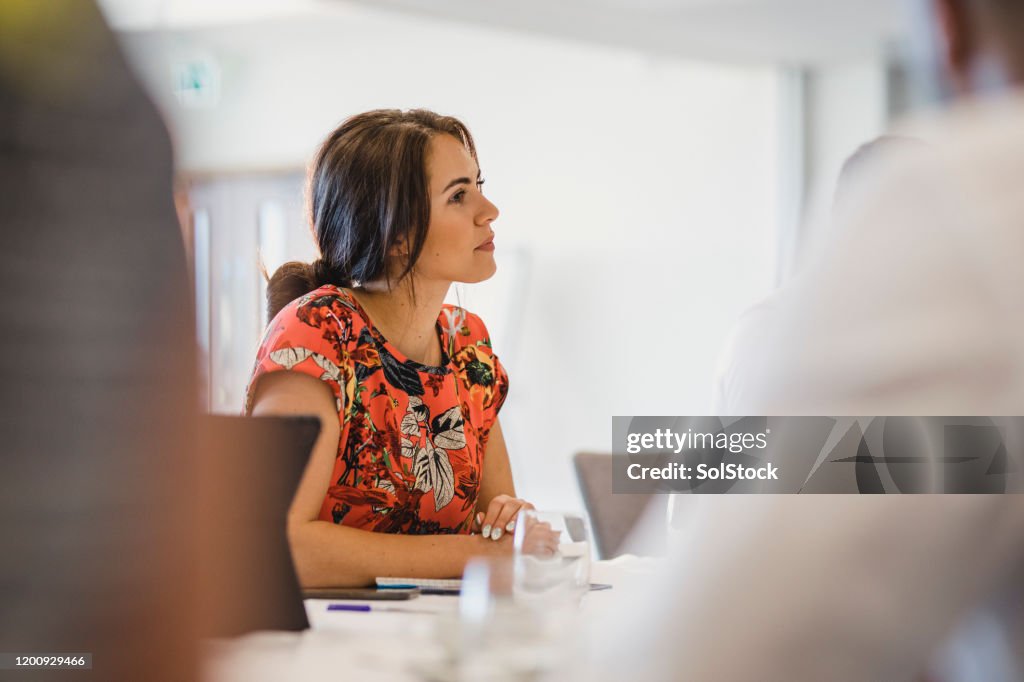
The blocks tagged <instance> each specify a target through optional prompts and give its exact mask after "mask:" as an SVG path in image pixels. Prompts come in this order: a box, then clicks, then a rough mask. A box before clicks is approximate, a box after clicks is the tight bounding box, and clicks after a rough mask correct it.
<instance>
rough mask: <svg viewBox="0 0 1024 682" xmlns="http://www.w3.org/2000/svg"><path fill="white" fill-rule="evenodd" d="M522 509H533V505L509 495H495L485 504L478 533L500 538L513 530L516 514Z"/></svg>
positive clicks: (487, 536) (491, 537)
mask: <svg viewBox="0 0 1024 682" xmlns="http://www.w3.org/2000/svg"><path fill="white" fill-rule="evenodd" d="M522 509H533V505H532V504H530V503H529V502H527V501H525V500H520V499H519V498H516V497H511V496H509V495H497V496H495V498H494V499H493V500H491V503H490V504H489V505H488V506H487V513H486V514H484V519H483V521H482V528H481V530H480V533H481V534H482V535H483V536H484V537H485V538H490V539H491V540H500V539H501V537H502V536H503V535H505V534H506V533H511V532H513V531H515V529H516V520H515V518H516V514H518V513H519V511H520V510H522ZM478 516H479V515H478Z"/></svg>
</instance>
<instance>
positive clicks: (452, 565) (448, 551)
mask: <svg viewBox="0 0 1024 682" xmlns="http://www.w3.org/2000/svg"><path fill="white" fill-rule="evenodd" d="M252 413H253V415H254V416H267V415H300V414H303V415H316V416H317V417H319V418H320V429H321V431H320V437H319V438H318V439H317V441H316V444H315V445H314V446H313V453H312V455H311V456H310V459H309V463H308V464H307V465H306V470H305V473H304V474H303V476H302V480H301V481H300V482H299V488H298V491H297V492H296V493H295V499H294V500H293V501H292V506H291V508H290V510H289V513H288V539H289V542H290V543H291V549H292V557H293V559H294V561H295V569H296V572H297V573H298V576H299V583H300V584H301V585H302V586H303V587H348V586H362V585H369V584H371V583H372V582H373V579H374V578H375V577H377V576H410V577H419V578H456V577H458V576H460V575H462V569H463V567H464V566H465V565H466V562H467V561H468V560H469V558H470V557H472V556H475V555H480V554H492V555H494V554H510V553H511V551H512V546H511V539H510V538H506V539H505V540H502V541H500V542H493V541H490V540H486V539H485V538H483V537H482V536H479V535H391V534H387V533H374V532H372V531H366V530H360V529H358V528H347V527H345V526H339V525H337V524H334V523H330V522H328V521H320V520H319V516H320V507H321V505H322V504H323V500H324V496H325V495H326V494H327V488H328V487H329V485H330V479H331V475H332V473H333V471H334V460H335V458H336V457H337V454H338V439H339V437H340V432H341V431H340V429H341V427H340V425H339V424H338V413H337V411H336V409H335V401H334V396H333V395H332V394H331V391H330V389H329V388H328V387H327V385H326V384H324V383H323V382H321V381H317V380H316V379H314V378H313V377H310V376H306V375H302V374H297V373H292V372H276V373H273V374H269V375H267V376H265V377H263V379H261V380H260V382H259V385H258V386H257V389H256V396H255V400H254V406H253V410H252ZM501 447H502V450H503V451H504V442H502V444H501ZM488 453H490V449H488ZM504 457H505V469H506V471H507V469H508V454H507V453H505V456H504ZM485 459H486V458H485ZM506 475H507V477H508V481H509V485H511V473H507V474H506Z"/></svg>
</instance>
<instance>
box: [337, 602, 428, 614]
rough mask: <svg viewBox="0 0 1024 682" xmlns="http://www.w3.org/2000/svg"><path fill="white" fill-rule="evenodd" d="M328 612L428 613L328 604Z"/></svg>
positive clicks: (357, 605)
mask: <svg viewBox="0 0 1024 682" xmlns="http://www.w3.org/2000/svg"><path fill="white" fill-rule="evenodd" d="M327 610H328V611H354V612H357V613H371V612H374V611H375V612H377V613H388V612H391V613H424V614H429V613H430V611H420V610H417V609H402V608H395V607H392V606H370V605H369V604H328V605H327Z"/></svg>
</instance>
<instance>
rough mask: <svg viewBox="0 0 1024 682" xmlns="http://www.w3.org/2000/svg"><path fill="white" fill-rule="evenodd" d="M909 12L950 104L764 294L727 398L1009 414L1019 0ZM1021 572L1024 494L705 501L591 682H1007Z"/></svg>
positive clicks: (1016, 314) (1022, 390)
mask: <svg viewBox="0 0 1024 682" xmlns="http://www.w3.org/2000/svg"><path fill="white" fill-rule="evenodd" d="M923 1H924V0H922V2H923ZM922 7H923V8H924V9H925V10H926V15H927V17H928V21H927V22H922V25H921V26H919V29H924V28H925V27H927V29H928V31H929V32H928V36H929V37H930V38H932V40H931V43H930V44H931V45H932V47H933V53H934V54H935V56H937V57H940V58H941V63H942V64H943V66H944V73H945V82H946V83H947V84H948V85H949V87H950V90H951V92H953V93H955V94H956V95H957V100H958V102H957V103H956V105H955V106H953V107H952V110H951V111H949V112H948V113H947V114H946V115H945V116H944V117H943V118H942V119H941V120H940V121H939V122H938V123H937V124H936V126H935V128H934V130H932V131H929V134H928V135H927V139H928V140H929V143H930V145H932V146H931V147H930V148H929V149H928V150H927V151H926V152H923V153H922V154H920V155H911V157H908V158H905V159H902V160H900V161H899V162H896V163H894V164H892V165H891V166H889V167H887V168H885V169H879V170H878V172H877V173H872V174H871V177H870V178H865V179H864V182H863V184H861V186H860V187H859V188H857V189H856V190H855V192H856V194H855V195H853V196H852V197H851V200H850V202H849V203H848V206H847V207H844V208H843V209H842V211H841V214H840V215H839V216H837V218H836V226H835V227H834V229H833V233H834V239H833V241H832V243H831V245H830V246H829V247H828V248H827V249H826V250H825V252H824V253H823V255H822V256H821V258H820V259H819V260H817V261H816V262H815V263H814V264H813V265H812V266H811V267H809V268H808V269H807V270H806V271H805V272H804V273H802V274H801V275H800V276H799V277H797V278H796V279H794V280H793V281H792V282H791V283H790V284H789V285H787V286H786V287H784V289H783V290H781V291H780V292H779V294H778V296H777V298H776V300H775V303H774V306H775V311H773V313H772V314H771V315H770V316H769V317H768V318H767V320H766V321H765V323H764V324H763V325H761V327H762V331H761V334H760V336H759V338H757V339H756V343H750V344H748V346H747V347H746V348H744V349H742V351H741V352H743V353H745V354H746V357H745V360H744V372H745V375H746V376H745V382H746V388H745V391H744V394H743V397H742V400H740V401H737V402H736V404H735V405H734V406H733V409H732V410H730V411H734V412H736V413H737V414H751V415H755V414H762V415H801V414H807V415H887V414H892V415H1001V414H1015V415H1016V414H1020V413H1021V407H1022V406H1024V350H1022V349H1024V306H1022V305H1021V303H1022V301H1021V292H1024V268H1022V267H1021V266H1020V262H1021V259H1022V257H1024V192H1021V191H1020V187H1021V186H1024V98H1022V95H1021V94H1020V93H1019V92H1017V88H1018V87H1019V86H1020V85H1021V84H1022V83H1024V3H1021V2H1018V1H1017V0H930V1H929V2H928V3H927V4H926V5H923V6H922ZM1019 465H1020V464H1019V462H1017V466H1019ZM1022 568H1024V499H1022V498H1021V497H1020V496H1019V495H970V496H968V495H902V496H896V495H893V496H872V497H869V498H865V497H859V496H853V495H850V496H825V495H818V496H809V495H808V496H802V495H793V496H760V497H759V496H752V495H750V496H734V497H717V498H711V497H701V498H700V499H699V504H696V505H695V512H694V518H693V519H692V522H691V523H689V524H688V525H687V529H686V531H685V537H684V538H682V539H681V541H680V542H679V543H678V544H677V546H676V552H675V553H674V555H673V557H672V559H671V560H670V562H669V565H668V567H667V569H666V571H665V572H664V575H663V576H662V578H661V580H660V581H659V582H658V583H657V586H656V587H654V588H650V589H647V590H641V591H640V592H638V593H637V594H635V595H630V596H628V597H624V598H623V604H622V610H621V611H620V613H621V614H624V615H621V616H619V617H618V618H617V619H616V622H615V623H614V624H613V623H610V622H608V623H605V624H604V625H603V627H602V628H599V631H598V632H596V633H594V634H593V637H592V638H591V640H590V645H591V646H592V656H591V661H590V670H589V675H588V677H590V678H592V679H598V680H606V679H607V680H611V679H623V678H625V677H627V676H628V677H629V678H630V679H639V680H673V679H676V680H788V681H795V680H834V681H846V680H849V681H851V682H852V681H854V680H857V681H861V680H886V681H887V682H891V681H895V680H924V679H928V680H936V681H938V682H951V681H952V680H972V681H973V680H978V681H979V682H980V681H981V680H985V681H986V682H990V681H996V680H1007V681H1008V680H1019V679H1022V678H1024V666H1022V661H1024V656H1022V653H1024V638H1022V636H1021V635H1022V632H1024V628H1022V627H1021V614H1022V613H1024V600H1022V598H1021V589H1020V586H1021V584H1022V582H1021V578H1022V577H1024V571H1022ZM627 614H628V615H627ZM957 654H959V655H957Z"/></svg>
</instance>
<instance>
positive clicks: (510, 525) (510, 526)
mask: <svg viewBox="0 0 1024 682" xmlns="http://www.w3.org/2000/svg"><path fill="white" fill-rule="evenodd" d="M515 529H516V522H515V519H513V520H511V521H509V522H508V525H507V526H505V530H507V531H508V532H509V533H511V532H512V531H514V530H515Z"/></svg>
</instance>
